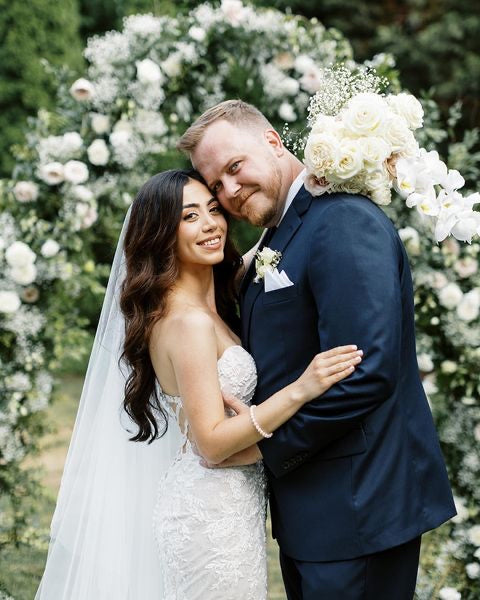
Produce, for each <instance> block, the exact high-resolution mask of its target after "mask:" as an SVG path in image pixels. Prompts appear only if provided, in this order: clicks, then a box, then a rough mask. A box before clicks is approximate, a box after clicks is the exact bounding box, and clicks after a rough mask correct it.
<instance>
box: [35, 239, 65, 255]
mask: <svg viewBox="0 0 480 600" xmlns="http://www.w3.org/2000/svg"><path fill="white" fill-rule="evenodd" d="M59 250H60V245H59V244H58V243H57V242H56V241H55V240H52V239H48V240H46V241H45V242H44V243H43V244H42V247H41V248H40V252H41V253H42V255H43V256H45V258H51V257H52V256H55V255H56V254H58V251H59Z"/></svg>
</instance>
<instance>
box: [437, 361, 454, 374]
mask: <svg viewBox="0 0 480 600" xmlns="http://www.w3.org/2000/svg"><path fill="white" fill-rule="evenodd" d="M440 369H441V371H442V373H444V374H445V375H452V374H453V373H455V371H456V370H457V363H456V362H455V361H453V360H444V361H443V362H442V364H441V365H440Z"/></svg>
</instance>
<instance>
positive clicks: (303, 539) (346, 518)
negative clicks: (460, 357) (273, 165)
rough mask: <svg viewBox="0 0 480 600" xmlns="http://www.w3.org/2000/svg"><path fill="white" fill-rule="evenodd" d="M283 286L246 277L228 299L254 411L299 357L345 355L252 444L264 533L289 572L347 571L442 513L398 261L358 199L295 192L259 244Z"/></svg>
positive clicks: (384, 227) (441, 480) (382, 222)
mask: <svg viewBox="0 0 480 600" xmlns="http://www.w3.org/2000/svg"><path fill="white" fill-rule="evenodd" d="M268 246H269V247H270V248H272V249H274V250H279V251H281V252H282V259H281V262H280V264H279V266H278V269H279V270H282V269H284V270H285V272H286V273H287V275H288V277H289V278H290V280H291V281H292V282H293V283H294V285H293V286H291V287H287V288H283V289H279V290H275V291H272V292H268V293H266V292H265V291H264V285H263V282H260V283H254V282H253V275H254V268H253V265H252V266H251V268H250V269H249V272H248V273H247V275H246V277H245V279H244V282H243V284H242V289H241V316H242V343H243V345H244V347H245V348H246V349H247V350H248V351H249V352H251V354H252V355H253V357H254V359H255V362H256V365H257V370H258V387H257V390H256V394H255V397H254V402H255V403H256V404H259V403H261V402H263V401H264V400H266V399H267V398H268V397H269V396H271V395H272V394H274V393H275V392H277V391H278V390H279V389H281V388H283V387H284V386H286V385H288V384H289V383H291V382H292V381H294V380H295V379H297V378H298V377H299V375H300V374H301V373H302V372H303V371H304V370H305V368H306V367H307V365H308V364H309V363H310V361H311V360H312V358H313V357H314V355H315V354H317V353H318V352H322V351H325V350H328V349H330V348H333V347H334V346H340V345H345V344H357V345H358V347H359V348H361V349H363V351H364V356H363V361H362V363H361V364H360V366H358V367H357V369H356V371H355V372H354V374H353V375H351V376H350V377H348V378H347V379H344V380H343V381H341V382H340V383H338V384H336V385H335V386H333V387H332V388H330V390H328V391H327V392H326V393H325V394H324V395H322V396H320V397H319V398H317V399H315V400H314V401H312V402H309V403H307V404H306V405H304V406H303V407H302V409H301V410H299V411H298V412H297V414H296V415H294V416H293V417H292V418H291V419H290V420H289V421H288V422H287V423H285V424H284V425H283V426H282V427H280V428H279V429H278V430H276V431H275V433H274V434H273V437H272V438H270V439H265V440H262V441H261V442H260V444H259V446H260V449H261V452H262V454H263V458H264V462H265V465H266V472H267V476H268V479H269V488H270V506H271V514H272V526H273V534H274V536H275V537H276V538H277V539H278V542H279V544H280V547H281V549H282V551H283V552H284V553H285V554H287V555H289V556H291V557H292V558H295V559H297V560H306V561H331V560H345V559H351V558H355V557H358V556H362V555H365V554H370V553H373V552H379V551H381V550H384V549H386V548H390V547H393V546H396V545H399V544H402V543H404V542H406V541H408V540H410V539H412V538H414V537H416V536H418V535H420V534H421V533H423V532H425V531H427V530H429V529H432V528H434V527H437V526H438V525H440V524H441V523H443V522H444V521H446V520H447V519H449V518H450V517H452V516H453V515H454V514H455V507H454V503H453V498H452V494H451V490H450V485H449V482H448V478H447V473H446V469H445V464H444V461H443V457H442V454H441V450H440V446H439V442H438V438H437V434H436V431H435V428H434V424H433V420H432V415H431V412H430V408H429V405H428V402H427V399H426V397H425V393H424V391H423V387H422V384H421V381H420V376H419V371H418V365H417V358H416V349H415V326H414V305H413V289H412V280H411V274H410V269H409V265H408V259H407V255H406V253H405V249H404V247H403V244H402V242H401V240H400V238H399V236H398V234H397V232H396V230H395V228H394V226H393V224H392V223H391V221H390V220H389V219H388V217H387V216H386V215H385V213H384V212H383V211H382V210H381V209H380V208H379V207H378V206H376V205H375V204H374V203H373V202H371V201H370V200H369V199H368V198H365V197H364V196H359V195H352V194H332V195H323V196H321V197H318V198H313V197H312V196H311V195H310V194H309V193H308V192H307V191H306V190H305V188H302V189H301V190H300V192H299V193H298V194H297V196H296V198H295V199H294V201H293V203H292V205H291V206H290V207H289V209H288V211H287V213H286V215H285V217H284V219H283V220H282V222H281V223H280V225H279V227H278V230H277V231H276V232H275V234H274V236H273V238H272V239H271V241H270V242H269V243H268Z"/></svg>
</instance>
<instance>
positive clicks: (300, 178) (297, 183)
mask: <svg viewBox="0 0 480 600" xmlns="http://www.w3.org/2000/svg"><path fill="white" fill-rule="evenodd" d="M306 174H307V169H303V171H301V172H300V173H299V174H298V175H297V177H296V178H295V180H294V182H293V183H292V185H291V186H290V189H289V190H288V194H287V199H286V200H285V206H284V207H283V213H282V216H281V217H280V220H279V222H278V223H277V227H278V226H279V225H280V223H281V222H282V219H283V217H284V216H285V214H286V213H287V210H288V209H289V207H290V204H291V203H292V202H293V199H294V198H295V196H296V195H297V194H298V192H299V191H300V188H301V187H302V185H303V182H304V180H305V175H306Z"/></svg>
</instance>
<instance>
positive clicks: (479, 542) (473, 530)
mask: <svg viewBox="0 0 480 600" xmlns="http://www.w3.org/2000/svg"><path fill="white" fill-rule="evenodd" d="M467 535H468V539H469V541H470V543H471V544H473V545H474V546H480V525H474V526H473V527H470V529H469V530H468V532H467Z"/></svg>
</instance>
